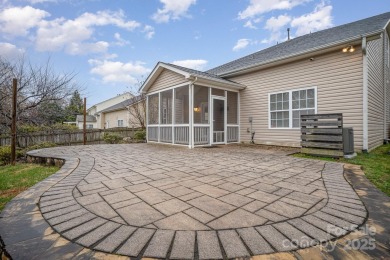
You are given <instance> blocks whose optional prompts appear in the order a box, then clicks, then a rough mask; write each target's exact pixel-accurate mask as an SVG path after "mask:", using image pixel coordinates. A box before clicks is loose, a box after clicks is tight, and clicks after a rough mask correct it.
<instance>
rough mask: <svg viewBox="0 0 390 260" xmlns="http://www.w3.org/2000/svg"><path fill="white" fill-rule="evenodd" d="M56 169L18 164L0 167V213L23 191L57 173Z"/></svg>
mask: <svg viewBox="0 0 390 260" xmlns="http://www.w3.org/2000/svg"><path fill="white" fill-rule="evenodd" d="M58 169H59V168H58V167H54V166H42V165H38V164H27V163H19V164H16V165H15V166H11V165H6V166H1V167H0V211H2V210H3V208H4V207H5V204H7V202H9V201H10V200H12V198H13V197H15V196H16V195H18V194H19V193H21V192H22V191H24V190H27V189H28V188H29V187H31V186H33V185H34V184H36V183H38V182H40V181H42V180H43V179H45V178H46V177H48V176H50V175H52V174H53V173H55V172H56V171H58Z"/></svg>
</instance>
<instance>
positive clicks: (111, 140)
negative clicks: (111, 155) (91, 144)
mask: <svg viewBox="0 0 390 260" xmlns="http://www.w3.org/2000/svg"><path fill="white" fill-rule="evenodd" d="M103 140H104V141H105V142H106V143H108V144H118V143H120V142H121V141H122V137H120V136H119V135H117V134H111V133H104V136H103Z"/></svg>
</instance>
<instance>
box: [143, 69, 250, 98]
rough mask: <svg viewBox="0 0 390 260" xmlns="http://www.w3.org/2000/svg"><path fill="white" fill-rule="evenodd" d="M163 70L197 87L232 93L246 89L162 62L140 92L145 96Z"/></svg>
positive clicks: (237, 84)
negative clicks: (215, 88)
mask: <svg viewBox="0 0 390 260" xmlns="http://www.w3.org/2000/svg"><path fill="white" fill-rule="evenodd" d="M164 69H167V70H170V71H172V72H175V73H177V74H180V75H182V76H183V77H184V78H185V79H186V80H188V83H197V84H199V85H206V86H211V87H213V86H214V87H219V88H224V89H227V90H234V91H239V90H241V89H244V88H245V87H246V86H244V85H242V84H240V83H237V82H234V81H231V80H227V79H224V78H221V77H219V76H216V75H213V74H209V73H205V72H201V71H197V70H193V69H188V68H184V67H181V66H177V65H173V64H168V63H164V62H158V63H157V65H156V66H155V67H154V69H153V71H152V72H151V73H150V74H149V76H148V77H147V79H146V80H145V82H144V83H143V84H142V86H141V88H140V92H141V93H145V94H146V93H147V92H148V90H149V88H150V87H151V86H152V85H153V83H154V82H155V81H156V79H157V78H158V76H159V75H160V74H161V72H162V71H163V70H164ZM172 87H173V86H172Z"/></svg>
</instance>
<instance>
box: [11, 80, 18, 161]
mask: <svg viewBox="0 0 390 260" xmlns="http://www.w3.org/2000/svg"><path fill="white" fill-rule="evenodd" d="M12 85H13V86H12V126H11V132H12V138H11V165H15V161H16V103H17V93H18V90H17V86H18V80H17V79H13V80H12Z"/></svg>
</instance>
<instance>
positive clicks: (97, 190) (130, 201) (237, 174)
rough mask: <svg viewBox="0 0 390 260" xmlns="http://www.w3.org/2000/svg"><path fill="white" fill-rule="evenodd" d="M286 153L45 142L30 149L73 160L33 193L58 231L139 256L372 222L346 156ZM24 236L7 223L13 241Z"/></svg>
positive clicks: (299, 244)
mask: <svg viewBox="0 0 390 260" xmlns="http://www.w3.org/2000/svg"><path fill="white" fill-rule="evenodd" d="M285 154H286V153H285V152H282V151H266V150H259V149H250V148H243V147H240V146H230V147H223V148H213V149H203V148H199V149H193V150H188V149H186V148H177V147H168V146H159V145H146V144H132V145H95V146H78V147H59V148H50V149H43V150H38V151H34V152H32V153H31V155H33V156H37V157H51V158H63V159H65V160H66V163H65V165H64V166H63V167H62V169H61V170H60V171H59V172H58V173H57V174H56V175H53V176H52V177H50V178H49V179H48V180H46V182H49V183H50V184H51V185H50V186H49V187H50V188H49V187H48V185H47V183H46V186H45V185H43V184H42V186H39V185H38V186H37V187H34V188H33V189H31V191H30V193H31V194H38V196H37V198H38V200H39V201H37V202H39V204H38V205H39V212H40V213H41V214H42V216H43V219H41V222H40V224H41V225H42V226H44V224H45V223H46V222H47V223H48V224H49V225H50V226H51V228H52V229H54V230H55V233H53V234H57V235H58V234H59V235H61V236H62V237H64V238H66V239H68V240H70V241H72V242H73V243H75V244H78V245H80V246H82V247H86V248H89V249H93V250H98V251H103V252H107V253H114V254H120V255H126V256H131V257H138V258H140V257H142V256H144V257H153V258H171V259H194V258H195V259H220V258H236V257H245V256H251V255H259V254H268V253H272V252H283V251H290V250H297V249H299V248H305V247H310V246H314V245H316V244H319V243H321V242H324V241H327V240H330V239H335V238H336V237H340V236H343V235H345V234H346V232H347V231H351V230H354V229H356V228H357V227H358V226H359V225H361V224H363V223H364V222H365V220H366V217H367V212H366V209H365V207H364V205H363V203H362V202H361V200H360V199H359V197H358V196H357V194H356V193H355V191H354V190H353V189H352V188H351V186H350V185H349V183H348V182H347V181H346V180H345V179H344V177H343V165H342V164H338V163H330V162H320V161H314V160H306V159H301V158H293V157H287V156H285ZM44 187H46V188H44ZM26 205H27V203H26ZM19 206H20V205H19ZM28 206H29V207H33V205H28ZM30 210H31V209H30ZM11 213H12V211H11ZM37 214H38V213H37ZM7 230H8V231H9V229H6V231H7ZM19 235H21V236H22V234H17V235H14V234H12V235H11V234H10V233H8V232H5V233H4V232H2V236H3V238H4V240H5V241H6V242H9V241H10V240H11V241H12V236H19ZM13 239H16V240H17V239H19V238H18V237H15V238H13ZM20 241H22V240H20ZM14 242H17V241H14ZM11 254H12V253H11Z"/></svg>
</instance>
